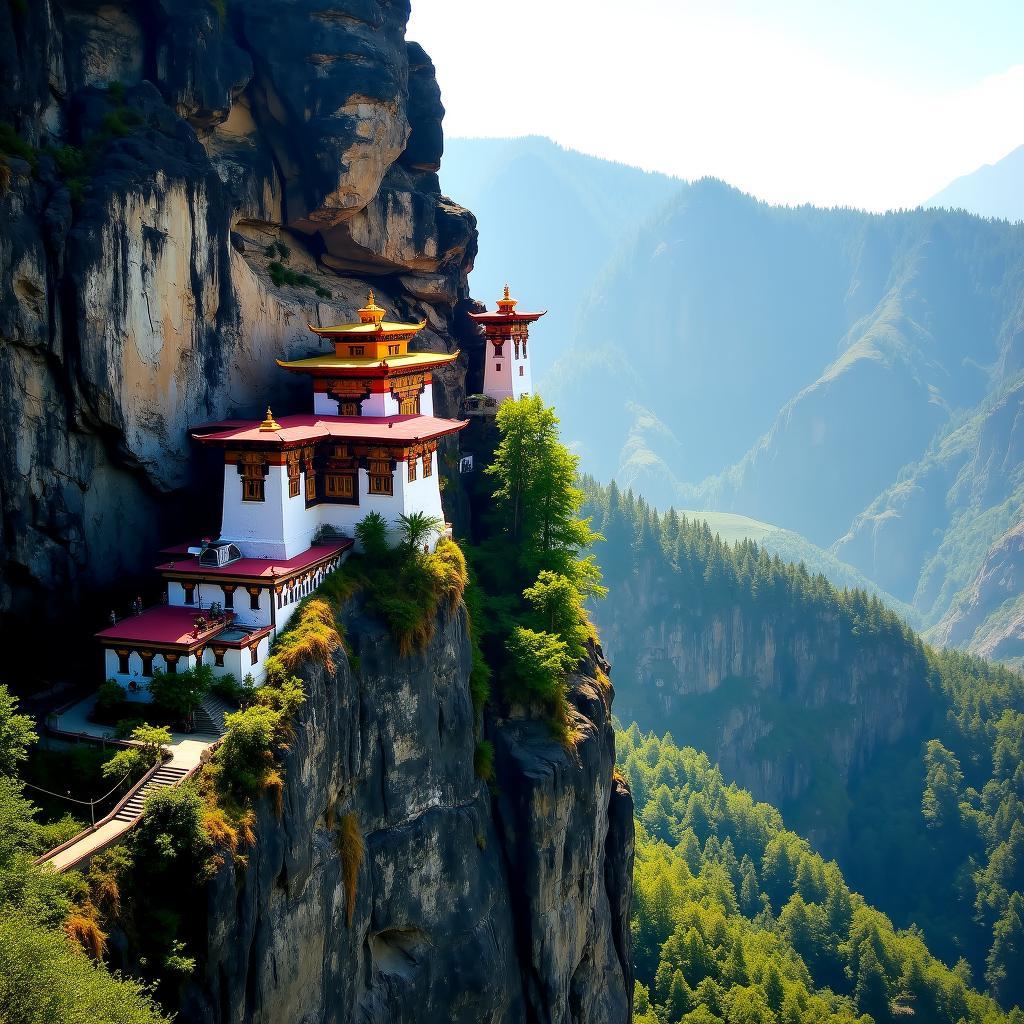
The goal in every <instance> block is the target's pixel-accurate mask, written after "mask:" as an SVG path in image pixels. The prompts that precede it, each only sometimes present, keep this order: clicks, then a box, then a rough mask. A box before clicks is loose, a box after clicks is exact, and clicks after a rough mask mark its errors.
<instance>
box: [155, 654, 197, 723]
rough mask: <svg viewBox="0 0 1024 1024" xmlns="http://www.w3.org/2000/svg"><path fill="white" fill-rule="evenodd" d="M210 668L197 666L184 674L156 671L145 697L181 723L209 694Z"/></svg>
mask: <svg viewBox="0 0 1024 1024" xmlns="http://www.w3.org/2000/svg"><path fill="white" fill-rule="evenodd" d="M212 685H213V669H212V668H211V667H210V666H209V665H197V666H196V667H195V668H191V669H188V670H187V671H185V672H156V673H154V675H153V678H152V679H151V680H150V682H149V694H150V696H151V697H152V699H153V703H154V704H155V705H156V707H157V708H159V709H160V711H162V712H163V714H165V715H167V716H168V717H169V718H170V719H172V720H173V721H185V720H186V719H188V717H189V716H190V715H191V714H193V713H194V712H195V711H196V710H197V709H198V707H199V705H200V704H201V703H202V701H203V697H205V696H206V694H208V693H209V692H210V687H211V686H212Z"/></svg>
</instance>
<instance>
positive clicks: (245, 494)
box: [242, 476, 265, 501]
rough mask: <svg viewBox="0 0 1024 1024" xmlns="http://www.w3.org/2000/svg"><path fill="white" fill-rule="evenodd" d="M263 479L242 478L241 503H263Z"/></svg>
mask: <svg viewBox="0 0 1024 1024" xmlns="http://www.w3.org/2000/svg"><path fill="white" fill-rule="evenodd" d="M264 500H265V499H264V496H263V477H251V476H245V477H242V501H264Z"/></svg>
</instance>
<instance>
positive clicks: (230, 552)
mask: <svg viewBox="0 0 1024 1024" xmlns="http://www.w3.org/2000/svg"><path fill="white" fill-rule="evenodd" d="M241 557H242V552H241V551H239V550H238V548H237V547H236V546H235V545H234V544H228V543H226V542H225V543H218V544H210V545H209V546H208V547H206V548H204V549H203V552H202V554H201V555H200V556H199V564H200V565H207V566H210V567H211V568H214V569H216V568H220V567H221V566H222V565H230V564H231V563H232V562H237V561H238V560H239V559H240V558H241Z"/></svg>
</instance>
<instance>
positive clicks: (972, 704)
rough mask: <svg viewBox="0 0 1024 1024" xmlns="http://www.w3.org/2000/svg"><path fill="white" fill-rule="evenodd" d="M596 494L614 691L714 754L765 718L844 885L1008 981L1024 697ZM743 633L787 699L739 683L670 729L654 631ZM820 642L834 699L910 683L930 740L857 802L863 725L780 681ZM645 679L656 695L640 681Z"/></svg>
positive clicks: (676, 718)
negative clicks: (837, 838)
mask: <svg viewBox="0 0 1024 1024" xmlns="http://www.w3.org/2000/svg"><path fill="white" fill-rule="evenodd" d="M585 485H586V488H587V493H588V504H587V507H586V511H588V512H589V513H591V514H592V515H593V516H594V517H595V519H596V520H597V521H598V522H600V524H601V530H602V533H603V534H604V535H605V536H606V537H607V538H608V542H607V543H606V544H605V545H603V546H602V548H601V560H602V563H603V568H604V570H605V572H606V573H607V577H608V580H609V581H610V583H611V585H612V590H611V597H610V600H609V601H608V602H607V604H606V605H605V607H604V608H603V609H602V614H606V615H607V619H608V621H609V622H614V623H615V627H616V635H617V638H618V644H617V649H616V662H617V665H618V667H619V671H618V674H617V678H616V683H617V689H618V692H619V694H620V697H621V698H623V699H624V701H626V702H628V703H629V706H630V708H631V711H632V713H634V714H636V715H637V716H638V717H640V716H643V720H644V721H645V722H649V723H653V722H655V721H659V722H664V723H665V725H666V726H668V727H671V728H672V729H673V730H675V731H676V733H677V735H681V736H683V737H684V738H685V740H686V741H687V742H688V743H693V744H694V745H695V746H698V747H701V748H704V749H713V747H714V745H716V744H718V743H720V742H721V741H722V736H723V735H725V730H726V728H727V726H726V723H727V721H728V720H729V717H730V716H734V715H736V714H737V712H738V711H742V709H744V708H756V714H757V716H758V718H759V719H760V721H761V722H762V723H765V724H766V725H768V726H769V727H770V731H768V733H767V735H765V736H764V737H763V738H762V739H761V740H760V741H759V744H758V748H757V753H758V754H759V755H760V756H762V757H763V758H765V759H766V760H767V761H768V762H769V763H772V764H776V763H778V762H780V761H787V762H789V763H792V762H794V761H796V762H798V763H799V764H800V765H801V766H802V769H806V770H807V771H809V772H811V773H812V776H813V779H814V785H813V788H812V789H811V790H810V791H809V792H808V793H807V794H806V795H804V796H802V797H801V798H800V799H799V800H798V801H794V802H793V803H792V804H791V805H789V806H787V808H786V810H787V814H788V815H789V816H790V820H791V821H794V822H796V823H799V824H803V823H806V824H807V825H808V826H812V825H813V827H815V828H818V829H821V830H822V831H823V832H825V833H826V834H827V833H828V832H829V831H831V832H832V833H834V834H839V835H841V836H842V837H843V838H842V840H841V842H840V844H839V845H838V846H837V847H835V849H836V852H837V854H838V855H839V856H840V858H841V860H842V863H843V866H844V870H845V872H846V875H847V877H848V878H849V879H851V881H852V883H853V884H855V885H856V886H857V888H859V889H860V890H861V891H862V892H864V893H865V895H866V896H867V897H869V898H870V899H871V900H872V901H873V902H875V903H877V904H878V905H879V906H881V907H882V908H883V909H884V910H886V912H888V913H889V914H891V915H892V917H893V918H894V919H895V920H896V921H897V922H898V923H899V924H901V925H909V924H910V923H912V922H913V923H916V924H918V925H920V926H921V927H922V928H923V930H924V933H925V935H926V936H927V938H928V941H929V943H930V944H931V946H932V948H933V949H934V950H935V951H936V952H938V953H939V954H940V955H941V956H943V957H944V958H946V959H949V960H950V961H953V960H955V959H957V958H958V957H960V956H966V957H967V959H968V961H969V963H970V965H971V967H972V970H973V972H974V974H975V976H977V977H981V976H983V974H984V973H985V972H986V971H993V970H995V971H998V969H999V965H998V964H995V965H994V966H993V963H992V962H990V959H989V957H990V953H991V951H992V949H993V945H994V942H995V927H996V924H997V922H998V921H999V920H1000V919H1001V918H1002V916H1003V915H1004V914H1005V912H1006V910H1007V907H1008V901H1009V899H1010V897H1011V895H1012V894H1013V893H1014V892H1024V876H1022V874H1021V873H1020V872H1019V871H1014V870H1010V869H1008V868H1007V865H1008V864H1010V863H1012V862H1014V859H1015V857H1016V852H1015V851H1016V847H1015V840H1014V833H1013V829H1014V825H1015V823H1016V824H1017V825H1018V834H1021V830H1024V801H1022V799H1021V792H1020V783H1019V774H1018V773H1019V772H1020V771H1022V770H1024V769H1022V768H1021V767H1020V766H1021V765H1022V764H1024V713H1022V712H1021V708H1022V707H1024V679H1022V678H1021V676H1020V675H1018V674H1017V673H1016V672H1013V671H1010V670H1008V669H1006V668H1003V667H1000V666H996V665H992V664H989V663H986V662H984V661H982V660H980V659H978V658H973V657H970V656H968V655H965V654H962V653H958V652H954V651H937V650H933V649H931V648H930V647H928V646H927V645H926V644H924V643H923V642H922V641H921V639H920V638H919V637H918V636H917V635H916V634H915V633H914V631H913V630H912V629H910V628H909V627H908V626H907V625H906V623H904V622H903V621H902V620H901V619H900V618H899V617H898V616H897V615H895V614H894V613H892V612H891V611H889V610H888V609H886V608H885V607H884V606H883V605H882V604H881V603H880V602H879V601H878V600H877V598H875V597H872V596H871V595H869V594H867V593H865V592H863V591H858V590H852V591H840V590H837V589H836V588H835V587H833V586H832V585H831V584H830V583H829V582H828V581H827V580H826V579H825V578H824V577H823V576H820V575H814V574H811V573H809V572H807V571H806V569H805V568H804V567H803V566H802V565H791V564H787V563H784V562H782V561H781V560H780V559H778V558H777V557H775V556H770V555H769V554H768V553H767V552H765V551H764V550H763V549H762V548H760V547H759V546H758V545H756V544H754V543H753V542H751V541H749V540H741V541H740V542H738V543H733V544H727V543H725V542H724V541H722V540H721V539H720V538H718V537H717V536H715V535H714V534H713V533H712V532H711V530H710V529H709V528H708V526H707V524H706V523H704V522H702V521H690V520H688V519H687V518H686V517H685V516H680V515H677V514H675V513H673V512H672V511H671V510H670V511H669V512H668V513H666V514H664V515H658V514H657V513H656V512H655V511H654V510H653V509H651V508H650V507H649V506H648V505H647V504H646V503H645V502H644V501H643V499H640V498H636V497H635V496H634V495H633V494H632V492H626V493H625V494H623V493H621V492H620V491H619V490H618V488H617V487H615V485H611V486H610V487H607V488H603V487H599V486H598V485H596V484H594V483H593V482H592V481H588V482H586V484H585ZM732 616H740V617H741V621H742V622H743V624H744V628H745V631H746V635H748V636H753V635H757V634H759V633H760V631H762V630H767V631H770V635H771V636H772V638H773V641H774V643H775V645H776V648H777V650H778V651H779V652H780V654H781V655H782V657H781V658H780V660H779V661H778V664H779V665H780V666H781V667H782V668H783V671H782V673H781V679H780V683H779V686H777V687H774V686H773V687H770V688H766V687H763V686H761V685H759V684H758V683H757V681H755V680H752V679H739V678H730V679H726V680H724V681H723V682H722V683H721V685H719V686H718V687H717V689H715V690H714V691H713V692H712V693H710V694H702V695H696V696H690V697H685V698H684V697H678V698H676V699H675V701H674V702H673V710H672V711H671V712H669V714H668V716H667V720H666V712H665V709H664V707H663V705H662V704H661V703H660V701H659V700H658V699H657V697H656V696H655V690H654V688H653V687H652V686H651V685H650V678H651V676H652V675H654V676H661V677H662V678H664V679H665V680H666V681H667V682H669V684H670V685H672V683H673V682H674V680H675V679H676V678H677V677H678V666H677V665H675V664H673V663H672V662H671V661H669V660H668V659H666V660H664V661H660V660H656V661H653V662H652V661H651V659H650V657H649V653H650V652H649V644H648V642H647V641H646V640H644V639H643V638H642V637H641V635H640V633H641V630H642V629H647V630H649V629H652V628H653V629H654V630H655V631H656V632H657V631H659V630H661V629H668V628H682V629H684V630H686V629H691V630H699V629H701V628H703V627H702V623H704V622H707V621H708V620H716V619H717V620H722V619H725V618H727V617H732ZM810 636H815V637H828V638H829V639H828V641H827V642H821V641H818V647H817V648H816V649H815V652H814V663H815V665H816V670H817V672H818V673H819V674H820V677H821V679H822V685H823V686H824V689H823V691H822V692H823V693H826V694H827V693H828V689H829V687H828V686H825V680H829V683H830V685H831V681H832V679H833V678H835V677H838V678H842V677H844V676H849V674H850V672H851V671H854V669H852V668H851V663H855V664H856V665H857V666H862V667H863V666H873V668H870V669H869V670H868V671H869V673H870V675H867V676H862V677H861V678H860V680H859V684H858V685H869V686H871V687H873V688H877V689H879V690H881V691H884V690H885V689H886V688H889V687H891V686H892V685H893V680H894V676H896V677H898V678H897V679H896V680H895V682H896V685H897V686H898V687H899V689H901V690H902V691H904V692H905V693H907V694H908V695H910V696H909V697H908V700H912V702H913V703H912V705H911V706H909V707H907V708H906V709H905V711H903V712H901V713H902V714H904V715H905V716H906V717H907V719H908V720H909V721H911V722H913V723H918V724H917V725H916V728H917V732H916V733H914V734H912V735H910V736H908V737H907V739H906V740H905V741H904V742H903V743H902V744H900V745H896V746H893V747H891V748H889V749H886V748H883V749H881V750H879V751H877V752H876V754H875V755H874V757H873V758H872V759H870V760H869V761H868V763H867V764H866V765H865V767H864V768H863V769H861V770H860V771H859V772H858V773H857V774H856V776H855V779H854V782H852V783H849V784H844V783H843V782H842V781H841V780H840V777H839V774H838V770H837V767H836V758H835V755H834V752H833V751H832V750H830V749H829V747H828V743H827V742H826V740H825V737H826V736H828V735H836V734H838V733H840V732H841V731H842V730H843V728H844V727H845V724H846V723H847V722H848V721H849V707H848V705H846V706H844V704H843V702H842V701H840V700H835V701H831V700H826V702H825V703H824V704H820V705H816V706H813V707H812V706H808V702H807V701H806V700H805V699H804V698H803V697H801V696H800V695H799V692H798V691H797V690H796V688H794V687H793V686H792V683H791V682H790V677H791V675H792V673H789V672H788V671H786V670H785V668H784V666H785V665H786V661H785V656H786V653H787V652H788V651H789V650H793V649H799V645H800V644H803V643H806V642H807V638H808V637H810ZM641 663H642V664H644V666H645V668H644V672H645V673H646V675H645V676H644V677H643V678H641V673H639V672H637V673H635V674H633V673H631V671H630V669H631V667H632V666H636V665H640V664H641ZM645 680H646V681H645ZM1015 778H1017V779H1018V781H1016V782H1015V781H1014V780H1015ZM997 960H998V955H997ZM992 976H993V977H994V976H995V975H994V974H993V975H992ZM896 995H898V993H896Z"/></svg>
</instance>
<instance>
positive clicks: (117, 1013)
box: [0, 913, 167, 1024]
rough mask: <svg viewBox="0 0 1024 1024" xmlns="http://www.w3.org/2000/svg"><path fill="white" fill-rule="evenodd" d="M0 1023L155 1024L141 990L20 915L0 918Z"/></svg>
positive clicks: (159, 1017) (153, 1008)
mask: <svg viewBox="0 0 1024 1024" xmlns="http://www.w3.org/2000/svg"><path fill="white" fill-rule="evenodd" d="M0 1019H2V1020H3V1021H4V1024H81V1022H84V1021H89V1022H90V1024H159V1022H165V1021H167V1018H166V1017H165V1016H164V1015H163V1014H162V1013H161V1011H160V1008H159V1006H157V1004H156V1002H155V1001H154V999H153V996H152V993H151V992H150V990H149V989H148V988H146V986H144V985H141V984H139V983H138V982H135V981H132V980H130V979H128V978H124V977H122V976H120V975H111V974H110V973H109V972H108V971H107V970H106V968H105V967H104V966H103V965H102V964H100V963H96V962H95V961H94V960H92V959H91V958H90V957H89V956H87V955H86V953H85V952H83V951H82V949H81V948H80V947H79V946H78V945H76V944H75V943H74V942H73V941H71V940H70V939H69V938H68V937H67V936H66V935H65V934H64V932H63V931H61V930H54V929H47V928H45V927H42V926H41V925H39V924H38V923H37V922H36V921H34V920H33V919H32V918H31V917H29V916H27V915H25V914H23V913H13V914H4V915H0Z"/></svg>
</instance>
